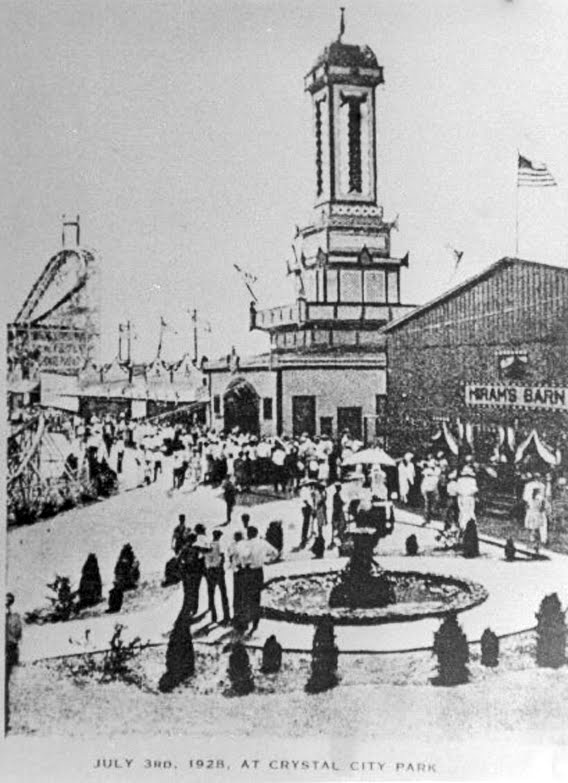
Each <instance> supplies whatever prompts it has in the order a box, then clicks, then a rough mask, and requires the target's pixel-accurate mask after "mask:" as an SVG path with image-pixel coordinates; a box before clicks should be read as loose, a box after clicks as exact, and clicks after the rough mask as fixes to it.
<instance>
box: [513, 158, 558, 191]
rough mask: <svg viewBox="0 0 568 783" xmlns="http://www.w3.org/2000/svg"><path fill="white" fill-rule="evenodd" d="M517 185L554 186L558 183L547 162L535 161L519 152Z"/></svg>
mask: <svg viewBox="0 0 568 783" xmlns="http://www.w3.org/2000/svg"><path fill="white" fill-rule="evenodd" d="M517 187H518V188H554V187H557V183H556V180H555V179H554V177H553V176H552V174H551V173H550V171H549V170H548V168H547V167H546V164H545V163H534V162H532V161H530V160H528V158H525V157H523V156H522V155H521V154H520V153H519V166H518V171H517Z"/></svg>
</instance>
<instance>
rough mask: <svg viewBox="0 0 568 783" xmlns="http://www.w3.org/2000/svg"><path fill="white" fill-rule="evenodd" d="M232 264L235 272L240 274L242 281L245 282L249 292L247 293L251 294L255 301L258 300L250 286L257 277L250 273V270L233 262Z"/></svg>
mask: <svg viewBox="0 0 568 783" xmlns="http://www.w3.org/2000/svg"><path fill="white" fill-rule="evenodd" d="M233 266H234V267H235V269H236V270H237V272H238V273H239V275H240V276H241V278H242V281H243V283H244V284H245V286H246V289H247V291H248V292H249V294H250V295H251V296H252V298H253V299H254V301H255V302H258V297H257V295H256V294H255V293H254V291H253V290H252V286H253V285H254V284H255V283H256V281H257V278H256V277H255V276H254V275H253V274H251V273H250V272H247V271H246V270H245V269H242V267H240V266H239V265H238V264H233Z"/></svg>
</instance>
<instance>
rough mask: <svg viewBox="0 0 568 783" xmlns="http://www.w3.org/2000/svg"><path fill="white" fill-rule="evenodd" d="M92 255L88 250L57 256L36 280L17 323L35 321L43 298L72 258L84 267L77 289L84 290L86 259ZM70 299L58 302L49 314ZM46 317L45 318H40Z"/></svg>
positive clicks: (66, 252)
mask: <svg viewBox="0 0 568 783" xmlns="http://www.w3.org/2000/svg"><path fill="white" fill-rule="evenodd" d="M89 255H90V254H89V253H88V251H86V250H62V251H60V252H59V253H57V255H55V256H53V258H51V259H50V260H49V261H48V262H47V265H46V266H45V268H44V270H43V272H42V273H41V275H40V276H39V278H38V279H37V280H36V282H35V284H34V286H33V287H32V289H31V291H30V292H29V294H28V296H27V297H26V300H25V302H24V304H23V305H22V307H21V308H20V311H19V313H18V315H17V316H16V321H15V322H16V323H23V322H26V321H31V320H35V319H34V318H33V314H34V311H35V310H36V308H37V306H38V304H39V303H40V301H41V300H42V298H43V296H44V295H45V293H46V291H47V290H48V288H49V287H50V286H51V284H52V283H53V282H54V280H55V279H56V278H57V276H58V274H59V273H60V272H61V270H62V269H63V267H64V266H65V265H66V264H67V262H68V260H69V259H70V258H71V257H72V258H78V259H79V260H80V261H81V262H82V265H83V271H82V274H81V276H80V280H79V282H78V284H77V289H80V288H82V287H83V286H84V285H85V283H86V280H87V274H86V258H87V257H88V256H89ZM67 299H68V295H67V294H66V295H65V296H64V297H63V298H62V299H61V300H60V301H59V302H57V303H56V304H55V305H54V306H53V307H51V308H50V309H49V313H51V312H53V311H54V310H56V309H57V308H58V307H59V306H60V305H61V304H63V303H64V301H66V300H67ZM44 315H46V314H44ZM41 317H44V316H40V318H41Z"/></svg>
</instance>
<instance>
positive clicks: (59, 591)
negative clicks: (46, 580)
mask: <svg viewBox="0 0 568 783" xmlns="http://www.w3.org/2000/svg"><path fill="white" fill-rule="evenodd" d="M47 586H48V587H49V589H50V590H51V591H52V592H53V593H55V595H54V596H49V600H50V601H51V612H50V614H49V619H51V620H52V622H54V623H57V622H60V621H63V622H64V621H65V620H68V619H69V618H70V617H71V615H72V614H74V613H75V612H76V611H77V604H76V599H77V592H76V591H74V590H71V580H70V579H69V577H68V576H59V575H57V576H56V577H55V580H54V581H53V582H51V583H50V584H48V585H47Z"/></svg>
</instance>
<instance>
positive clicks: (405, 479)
mask: <svg viewBox="0 0 568 783" xmlns="http://www.w3.org/2000/svg"><path fill="white" fill-rule="evenodd" d="M413 457H414V455H413V454H412V452H411V451H407V452H406V454H405V455H404V457H403V458H402V460H401V461H400V462H399V463H398V490H399V494H400V499H401V501H402V502H403V503H404V505H405V506H406V505H407V503H408V493H409V492H410V490H411V488H412V485H413V484H414V480H415V478H416V470H415V468H414V462H413V461H412V458H413Z"/></svg>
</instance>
